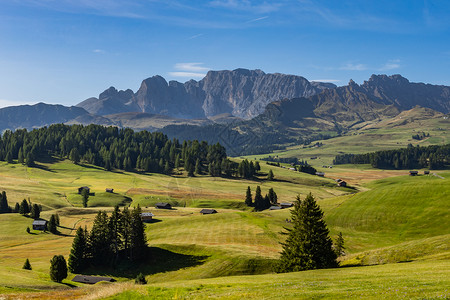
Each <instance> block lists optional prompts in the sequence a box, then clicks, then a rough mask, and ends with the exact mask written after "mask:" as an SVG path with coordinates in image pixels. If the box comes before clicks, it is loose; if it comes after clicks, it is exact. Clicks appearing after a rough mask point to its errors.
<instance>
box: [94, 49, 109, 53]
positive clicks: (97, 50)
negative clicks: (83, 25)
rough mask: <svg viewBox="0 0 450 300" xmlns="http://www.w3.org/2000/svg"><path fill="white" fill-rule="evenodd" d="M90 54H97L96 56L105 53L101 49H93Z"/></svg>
mask: <svg viewBox="0 0 450 300" xmlns="http://www.w3.org/2000/svg"><path fill="white" fill-rule="evenodd" d="M92 52H94V53H98V54H105V53H106V51H105V50H102V49H94V50H92Z"/></svg>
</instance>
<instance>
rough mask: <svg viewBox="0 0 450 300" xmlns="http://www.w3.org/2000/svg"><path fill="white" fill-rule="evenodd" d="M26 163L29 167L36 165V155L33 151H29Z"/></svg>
mask: <svg viewBox="0 0 450 300" xmlns="http://www.w3.org/2000/svg"><path fill="white" fill-rule="evenodd" d="M26 165H27V167H33V166H34V157H33V154H32V153H31V152H29V153H27V159H26Z"/></svg>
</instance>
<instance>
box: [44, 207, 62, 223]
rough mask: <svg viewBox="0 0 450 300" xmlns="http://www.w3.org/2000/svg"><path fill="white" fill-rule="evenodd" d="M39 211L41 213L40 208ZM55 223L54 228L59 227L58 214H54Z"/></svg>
mask: <svg viewBox="0 0 450 300" xmlns="http://www.w3.org/2000/svg"><path fill="white" fill-rule="evenodd" d="M40 211H42V208H40ZM55 223H56V226H59V215H58V214H55Z"/></svg>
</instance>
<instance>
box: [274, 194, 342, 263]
mask: <svg viewBox="0 0 450 300" xmlns="http://www.w3.org/2000/svg"><path fill="white" fill-rule="evenodd" d="M291 215H292V217H291V219H292V223H293V228H292V229H287V231H288V233H287V234H288V237H287V239H286V241H285V242H284V243H282V246H283V251H282V252H281V258H280V261H279V264H278V271H279V272H296V271H302V270H311V269H322V268H332V267H336V266H337V262H336V253H335V252H334V251H333V249H332V241H331V239H330V237H329V231H328V228H327V225H326V223H325V221H324V220H323V212H322V210H321V209H320V207H319V206H318V205H317V203H316V200H315V199H314V197H313V196H312V195H311V193H310V194H308V195H307V196H306V198H305V200H303V201H301V200H300V197H299V196H297V200H296V201H295V202H294V209H293V210H291Z"/></svg>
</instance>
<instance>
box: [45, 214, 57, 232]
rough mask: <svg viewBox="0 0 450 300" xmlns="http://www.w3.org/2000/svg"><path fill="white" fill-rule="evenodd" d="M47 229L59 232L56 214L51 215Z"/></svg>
mask: <svg viewBox="0 0 450 300" xmlns="http://www.w3.org/2000/svg"><path fill="white" fill-rule="evenodd" d="M47 229H48V231H50V232H51V233H53V234H56V233H58V228H57V226H56V218H55V215H51V216H50V220H49V221H48V224H47Z"/></svg>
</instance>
